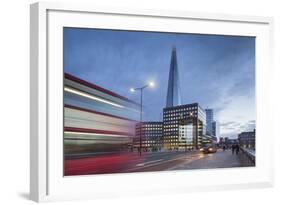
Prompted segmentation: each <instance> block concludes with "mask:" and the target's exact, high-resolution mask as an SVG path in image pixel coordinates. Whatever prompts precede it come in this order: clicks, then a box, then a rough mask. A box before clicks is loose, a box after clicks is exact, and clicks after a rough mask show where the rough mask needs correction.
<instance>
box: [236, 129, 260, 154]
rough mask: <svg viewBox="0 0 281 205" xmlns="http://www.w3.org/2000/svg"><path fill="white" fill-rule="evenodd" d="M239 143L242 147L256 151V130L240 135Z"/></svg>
mask: <svg viewBox="0 0 281 205" xmlns="http://www.w3.org/2000/svg"><path fill="white" fill-rule="evenodd" d="M238 142H239V145H240V146H241V147H244V148H249V149H255V147H256V130H255V129H254V131H252V132H242V133H240V134H239V135H238Z"/></svg>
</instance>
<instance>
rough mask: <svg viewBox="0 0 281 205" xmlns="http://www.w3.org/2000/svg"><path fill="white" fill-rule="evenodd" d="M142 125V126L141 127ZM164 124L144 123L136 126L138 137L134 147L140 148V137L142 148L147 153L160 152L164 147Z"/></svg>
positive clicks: (135, 139)
mask: <svg viewBox="0 0 281 205" xmlns="http://www.w3.org/2000/svg"><path fill="white" fill-rule="evenodd" d="M140 125H142V126H140ZM162 130H163V123H162V122H142V123H137V124H136V137H135V138H134V147H135V148H139V147H140V136H142V137H141V139H142V142H141V144H142V145H141V147H142V149H145V150H147V151H156V150H160V149H161V147H162V146H163V132H162Z"/></svg>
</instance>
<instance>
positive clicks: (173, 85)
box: [166, 47, 181, 107]
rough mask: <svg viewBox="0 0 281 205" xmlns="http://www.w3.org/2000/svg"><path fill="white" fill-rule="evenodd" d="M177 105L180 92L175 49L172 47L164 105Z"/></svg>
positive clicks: (179, 103)
mask: <svg viewBox="0 0 281 205" xmlns="http://www.w3.org/2000/svg"><path fill="white" fill-rule="evenodd" d="M177 105H181V93H180V82H179V72H178V64H177V51H176V48H175V47H174V48H173V51H172V57H171V64H170V72H169V82H168V91H167V101H166V107H174V106H177Z"/></svg>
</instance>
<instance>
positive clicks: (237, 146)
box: [236, 144, 240, 155]
mask: <svg viewBox="0 0 281 205" xmlns="http://www.w3.org/2000/svg"><path fill="white" fill-rule="evenodd" d="M239 150H240V148H239V145H238V144H237V145H236V155H237V154H239Z"/></svg>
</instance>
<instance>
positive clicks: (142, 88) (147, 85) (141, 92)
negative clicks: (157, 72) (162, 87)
mask: <svg viewBox="0 0 281 205" xmlns="http://www.w3.org/2000/svg"><path fill="white" fill-rule="evenodd" d="M154 86H155V84H154V82H149V83H148V84H146V85H144V86H142V87H138V88H131V89H130V91H131V92H136V91H140V94H141V95H140V104H141V110H140V152H139V153H140V156H141V148H142V94H143V90H144V89H145V88H147V87H150V88H153V87H154Z"/></svg>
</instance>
